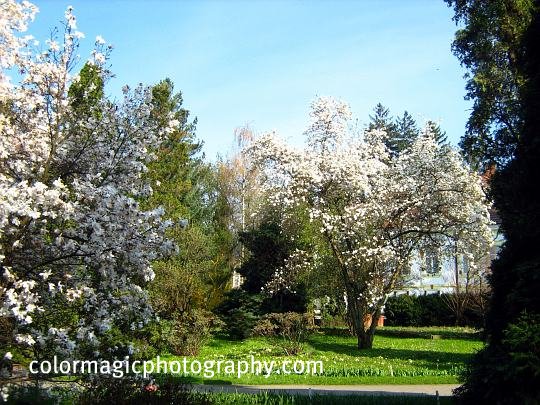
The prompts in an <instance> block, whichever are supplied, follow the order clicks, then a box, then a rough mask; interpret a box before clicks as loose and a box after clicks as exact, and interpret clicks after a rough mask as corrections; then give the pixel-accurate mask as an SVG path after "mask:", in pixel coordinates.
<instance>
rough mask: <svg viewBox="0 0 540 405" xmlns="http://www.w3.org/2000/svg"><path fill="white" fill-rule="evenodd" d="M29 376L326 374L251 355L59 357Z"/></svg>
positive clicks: (35, 366) (311, 363) (310, 365)
mask: <svg viewBox="0 0 540 405" xmlns="http://www.w3.org/2000/svg"><path fill="white" fill-rule="evenodd" d="M29 371H30V374H32V375H36V374H42V375H58V374H63V375H81V374H102V375H109V376H112V377H115V378H122V377H124V376H125V375H128V374H139V375H142V376H143V377H144V378H146V377H148V376H149V375H151V374H153V373H157V374H181V375H184V376H199V375H200V376H203V377H204V378H213V377H214V376H216V375H222V376H236V377H237V378H241V377H242V376H243V375H246V374H252V375H263V376H264V377H265V378H268V377H270V376H271V375H272V374H284V375H289V374H309V375H320V374H322V373H323V362H322V361H320V360H317V361H315V360H283V361H281V362H277V361H275V360H256V359H255V357H254V356H253V355H252V356H250V357H249V358H248V360H198V359H191V358H187V357H183V358H182V359H174V360H163V359H161V358H160V357H159V356H157V357H156V359H154V360H133V361H131V360H130V359H129V357H126V358H125V359H124V360H61V359H58V358H57V357H56V356H54V357H53V359H52V360H42V361H37V360H34V361H32V362H30V364H29Z"/></svg>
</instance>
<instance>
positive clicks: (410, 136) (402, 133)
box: [390, 111, 420, 153]
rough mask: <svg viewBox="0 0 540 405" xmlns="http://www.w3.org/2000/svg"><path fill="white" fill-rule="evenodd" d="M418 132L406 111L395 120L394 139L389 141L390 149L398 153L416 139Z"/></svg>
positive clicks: (414, 122) (412, 119)
mask: <svg viewBox="0 0 540 405" xmlns="http://www.w3.org/2000/svg"><path fill="white" fill-rule="evenodd" d="M419 133H420V131H419V129H418V127H417V125H416V121H415V120H414V118H413V117H412V116H411V114H409V113H408V112H407V111H404V112H403V116H402V117H397V118H396V135H397V136H396V137H395V138H394V139H392V140H391V145H392V147H391V149H390V150H392V151H394V152H395V153H399V152H401V151H403V150H405V149H407V148H408V147H410V146H411V145H412V143H413V142H414V140H415V139H416V138H417V137H418V135H419Z"/></svg>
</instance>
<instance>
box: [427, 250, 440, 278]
mask: <svg viewBox="0 0 540 405" xmlns="http://www.w3.org/2000/svg"><path fill="white" fill-rule="evenodd" d="M425 270H426V272H427V273H428V274H431V275H435V274H439V273H440V272H441V261H440V258H439V254H438V252H437V251H436V250H431V251H428V252H426V256H425Z"/></svg>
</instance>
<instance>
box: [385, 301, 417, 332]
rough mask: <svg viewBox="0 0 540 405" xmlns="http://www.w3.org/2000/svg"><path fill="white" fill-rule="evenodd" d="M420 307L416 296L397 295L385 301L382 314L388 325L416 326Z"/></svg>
mask: <svg viewBox="0 0 540 405" xmlns="http://www.w3.org/2000/svg"><path fill="white" fill-rule="evenodd" d="M420 312H421V308H420V307H419V305H418V302H417V300H416V297H414V296H409V295H398V296H397V297H390V298H388V300H387V301H386V306H385V310H384V315H385V317H386V324H387V325H388V326H417V325H418V323H419V320H420Z"/></svg>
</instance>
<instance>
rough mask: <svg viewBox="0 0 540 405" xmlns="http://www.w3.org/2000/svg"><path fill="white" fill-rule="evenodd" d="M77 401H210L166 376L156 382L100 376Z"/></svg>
mask: <svg viewBox="0 0 540 405" xmlns="http://www.w3.org/2000/svg"><path fill="white" fill-rule="evenodd" d="M76 403H78V404H81V405H86V404H119V405H127V404H149V405H150V404H179V405H182V404H186V405H187V404H210V403H211V402H210V400H209V398H208V396H207V395H205V394H197V393H192V392H190V391H189V389H188V388H187V387H186V386H185V385H183V384H181V383H179V382H178V380H175V379H174V378H173V377H170V376H167V377H165V378H161V379H160V381H159V382H150V383H148V382H143V381H141V380H138V379H133V378H122V379H117V378H116V379H115V378H101V379H99V380H98V381H97V382H96V384H94V385H93V386H92V387H89V388H88V389H86V390H85V391H84V392H83V393H82V394H81V395H80V396H79V398H78V401H76Z"/></svg>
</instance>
